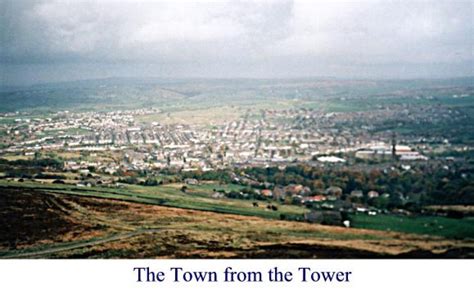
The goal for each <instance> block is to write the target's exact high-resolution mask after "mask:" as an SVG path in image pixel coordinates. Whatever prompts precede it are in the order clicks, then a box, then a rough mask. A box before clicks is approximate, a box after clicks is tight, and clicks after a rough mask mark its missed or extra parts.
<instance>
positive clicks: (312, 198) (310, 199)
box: [301, 195, 326, 203]
mask: <svg viewBox="0 0 474 298" xmlns="http://www.w3.org/2000/svg"><path fill="white" fill-rule="evenodd" d="M323 201H326V196H323V195H316V196H308V197H304V198H302V200H301V203H307V202H323Z"/></svg>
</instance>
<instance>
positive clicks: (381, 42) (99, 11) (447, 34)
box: [0, 0, 474, 85]
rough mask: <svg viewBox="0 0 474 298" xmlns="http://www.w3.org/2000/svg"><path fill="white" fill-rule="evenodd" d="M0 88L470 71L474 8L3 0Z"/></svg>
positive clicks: (410, 1) (473, 70)
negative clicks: (104, 80)
mask: <svg viewBox="0 0 474 298" xmlns="http://www.w3.org/2000/svg"><path fill="white" fill-rule="evenodd" d="M0 3H1V4H0V5H1V6H0V13H1V14H2V15H1V20H0V34H1V37H0V38H1V40H0V41H1V43H0V47H1V52H0V62H1V80H2V84H7V85H12V84H13V85H16V84H30V83H37V82H48V81H63V80H75V79H88V78H98V77H118V76H126V77H137V76H138V77H149V76H153V77H215V78H219V77H225V78H231V77H308V76H335V77H342V78H366V77H369V78H377V77H380V78H412V77H450V76H467V75H468V76H471V75H474V58H473V56H474V55H473V52H474V50H473V41H474V37H473V36H474V21H473V20H474V11H473V10H474V1H473V0H467V1H453V0H451V1H448V0H446V1H439V0H438V1H434V0H428V1H414V0H406V1H387V0H384V1H375V0H374V1H370V0H366V1H345V2H342V1H311V2H310V1H297V0H295V1H285V0H283V1H193V2H191V1H169V2H163V1H110V0H104V1H99V0H97V1H87V2H86V1H66V0H60V1H23V0H12V1H10V0H0Z"/></svg>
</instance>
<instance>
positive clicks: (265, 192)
mask: <svg viewBox="0 0 474 298" xmlns="http://www.w3.org/2000/svg"><path fill="white" fill-rule="evenodd" d="M260 194H261V195H262V196H264V197H271V196H272V195H273V192H272V191H271V190H269V189H262V191H261V192H260Z"/></svg>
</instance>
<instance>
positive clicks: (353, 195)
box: [350, 190, 364, 199]
mask: <svg viewBox="0 0 474 298" xmlns="http://www.w3.org/2000/svg"><path fill="white" fill-rule="evenodd" d="M363 196H364V193H363V192H362V190H353V191H351V194H350V197H351V198H357V199H360V198H362V197H363Z"/></svg>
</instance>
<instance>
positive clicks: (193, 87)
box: [0, 77, 474, 113]
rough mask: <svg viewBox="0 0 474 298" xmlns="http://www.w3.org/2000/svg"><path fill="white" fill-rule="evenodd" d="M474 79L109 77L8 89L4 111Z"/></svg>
mask: <svg viewBox="0 0 474 298" xmlns="http://www.w3.org/2000/svg"><path fill="white" fill-rule="evenodd" d="M473 89H474V77H467V78H454V79H437V80H348V79H334V78H303V79H160V78H109V79H97V80H82V81H72V82H61V83H47V84H38V85H33V86H29V87H15V88H3V89H2V91H0V112H3V113H4V112H14V111H37V112H46V111H58V110H66V109H67V110H75V111H82V110H83V111H87V110H110V109H130V108H148V107H158V108H160V107H173V106H174V105H176V104H178V103H179V104H180V105H181V106H183V105H186V104H204V105H205V104H206V102H212V103H214V104H215V103H218V104H236V105H238V104H239V103H242V102H248V101H259V100H262V101H268V100H288V99H295V98H298V99H303V100H318V99H329V98H339V97H347V98H363V97H374V96H376V97H380V96H407V95H411V94H433V93H436V92H440V90H451V91H452V90H460V91H463V90H464V91H466V92H472V90H473Z"/></svg>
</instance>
